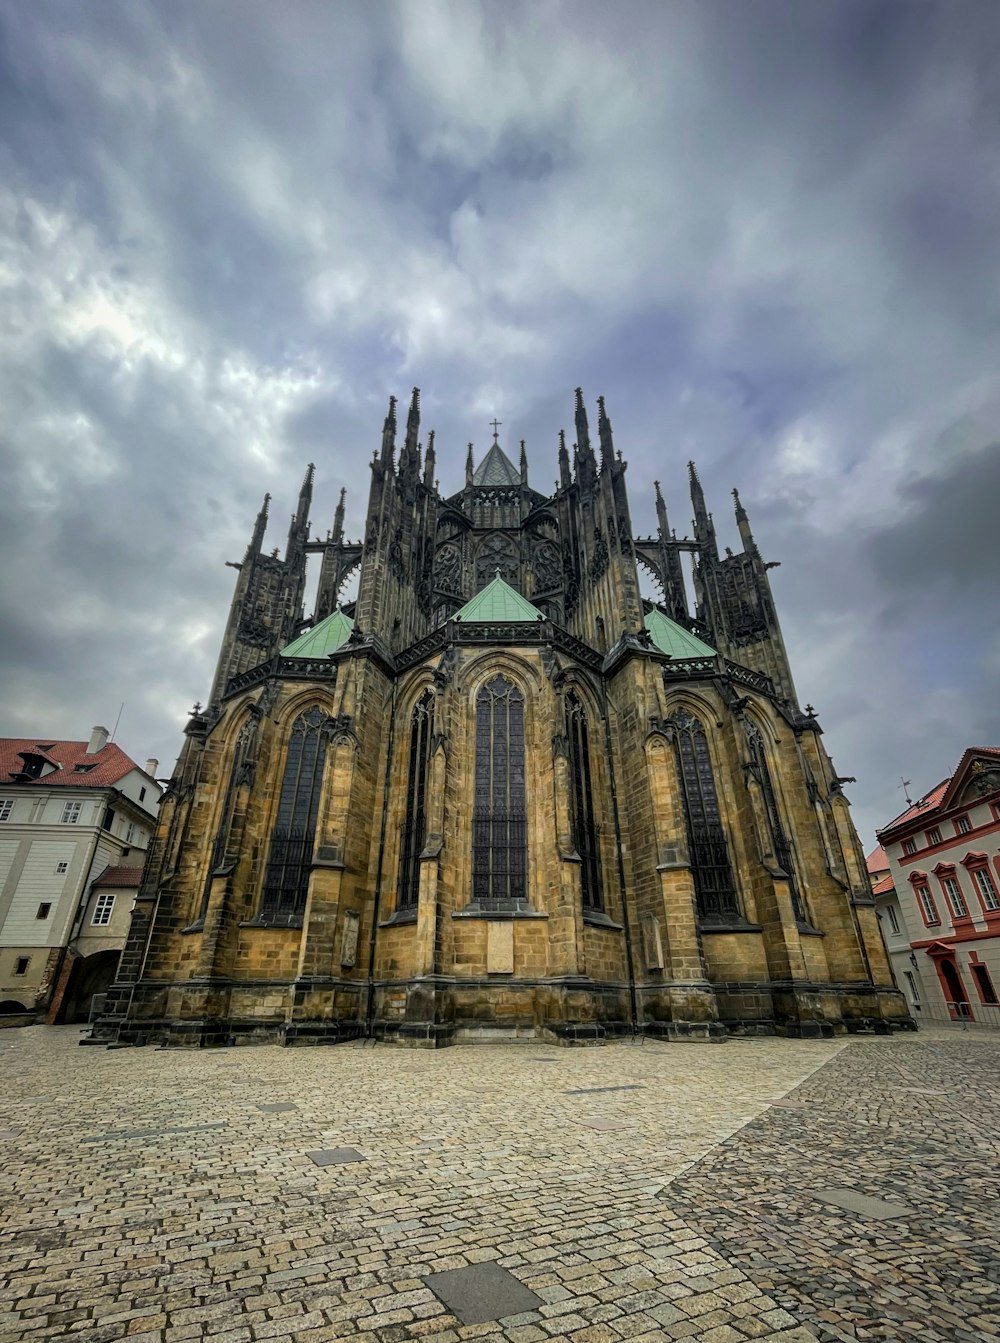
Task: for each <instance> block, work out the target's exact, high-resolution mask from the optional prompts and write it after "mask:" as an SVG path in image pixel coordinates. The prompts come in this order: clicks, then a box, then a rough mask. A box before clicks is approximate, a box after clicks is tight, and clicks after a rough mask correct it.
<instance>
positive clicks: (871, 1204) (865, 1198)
mask: <svg viewBox="0 0 1000 1343" xmlns="http://www.w3.org/2000/svg"><path fill="white" fill-rule="evenodd" d="M813 1197H814V1198H818V1199H821V1200H822V1201H823V1202H824V1203H832V1204H833V1205H834V1206H835V1207H837V1208H846V1209H847V1211H848V1212H857V1213H860V1214H861V1216H862V1217H877V1218H889V1217H905V1216H906V1215H907V1213H909V1212H910V1211H911V1209H910V1208H908V1207H907V1206H906V1204H905V1203H887V1202H886V1201H885V1199H884V1198H873V1197H872V1196H871V1195H870V1194H862V1193H860V1192H859V1191H858V1190H857V1189H817V1190H816V1192H815V1194H814V1195H813Z"/></svg>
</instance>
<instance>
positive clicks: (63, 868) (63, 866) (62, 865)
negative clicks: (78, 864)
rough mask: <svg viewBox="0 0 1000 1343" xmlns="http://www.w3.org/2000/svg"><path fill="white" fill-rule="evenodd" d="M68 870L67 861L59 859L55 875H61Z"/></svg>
mask: <svg viewBox="0 0 1000 1343" xmlns="http://www.w3.org/2000/svg"><path fill="white" fill-rule="evenodd" d="M68 871H69V863H67V862H65V861H64V860H62V859H60V861H59V862H58V863H56V876H57V877H61V876H62V875H63V874H64V873H65V872H68Z"/></svg>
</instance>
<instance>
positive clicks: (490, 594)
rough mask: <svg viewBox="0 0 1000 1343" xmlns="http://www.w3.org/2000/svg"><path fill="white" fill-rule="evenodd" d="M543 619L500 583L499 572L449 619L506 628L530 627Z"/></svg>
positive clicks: (535, 608)
mask: <svg viewBox="0 0 1000 1343" xmlns="http://www.w3.org/2000/svg"><path fill="white" fill-rule="evenodd" d="M544 619H545V616H544V614H543V613H542V612H541V611H539V609H538V607H537V606H532V604H531V602H529V601H527V600H526V599H525V598H524V597H522V596H521V594H520V593H519V592H515V591H514V589H513V588H512V587H511V586H510V584H509V583H505V582H504V581H503V579H502V578H501V577H500V570H499V569H498V570H497V576H496V578H494V579H493V581H492V583H487V584H486V586H485V587H484V588H483V589H482V590H481V591H480V592H477V593H476V595H475V596H474V597H473V599H472V601H471V602H466V604H465V605H464V606H463V607H462V609H461V610H460V611H456V612H455V614H454V615H453V616H452V620H457V621H458V622H459V623H460V624H462V625H472V624H492V623H493V622H494V621H498V622H500V623H503V624H507V625H511V624H529V623H530V624H534V622H535V621H538V620H544Z"/></svg>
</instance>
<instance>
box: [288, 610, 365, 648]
mask: <svg viewBox="0 0 1000 1343" xmlns="http://www.w3.org/2000/svg"><path fill="white" fill-rule="evenodd" d="M353 628H354V621H353V620H352V619H351V617H350V616H345V615H344V613H343V611H342V610H341V609H340V607H339V606H338V607H337V609H336V611H334V612H333V613H332V615H328V616H327V617H326V619H325V620H321V621H320V622H319V624H318V625H314V626H313V627H312V629H311V630H306V631H305V632H304V633H303V634H300V635H299V637H298V638H297V639H295V640H293V641H292V643H290V644H289V645H288V647H287V648H283V649H282V650H281V656H282V657H283V658H325V657H326V656H327V654H328V653H335V652H336V651H337V649H338V648H343V646H344V644H346V643H347V641H348V639H349V638H350V637H351V630H352V629H353Z"/></svg>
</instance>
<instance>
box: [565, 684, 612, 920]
mask: <svg viewBox="0 0 1000 1343" xmlns="http://www.w3.org/2000/svg"><path fill="white" fill-rule="evenodd" d="M566 736H567V738H568V739H569V767H570V778H571V784H572V802H573V845H574V847H575V849H576V851H577V853H578V854H579V855H580V863H581V868H580V881H581V889H582V898H583V907H584V909H597V910H602V909H603V908H604V893H603V887H602V884H601V859H600V831H601V828H600V826H599V825H598V823H597V819H596V814H595V811H594V792H593V779H592V776H591V764H590V759H591V758H590V733H589V730H588V726H587V714H586V710H585V709H584V707H583V705H582V704H581V702H580V700H579V698H578V696H577V695H576V693H575V691H572V690H571V691H570V692H569V694H568V695H567V696H566Z"/></svg>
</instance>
